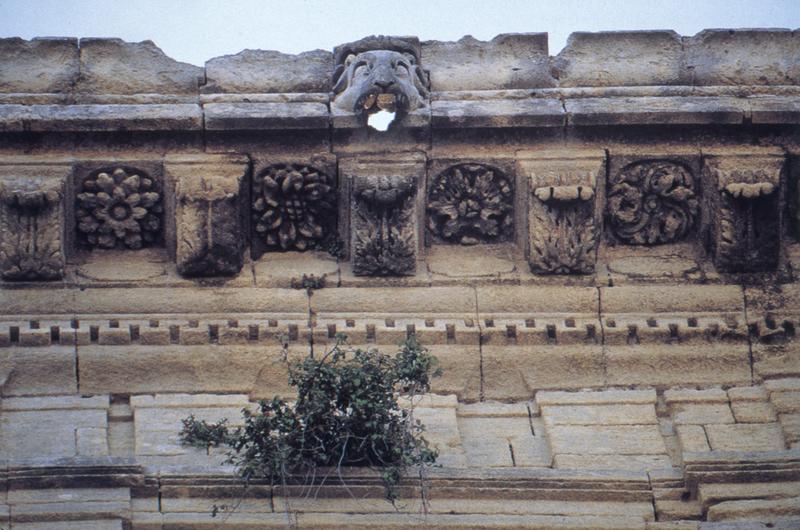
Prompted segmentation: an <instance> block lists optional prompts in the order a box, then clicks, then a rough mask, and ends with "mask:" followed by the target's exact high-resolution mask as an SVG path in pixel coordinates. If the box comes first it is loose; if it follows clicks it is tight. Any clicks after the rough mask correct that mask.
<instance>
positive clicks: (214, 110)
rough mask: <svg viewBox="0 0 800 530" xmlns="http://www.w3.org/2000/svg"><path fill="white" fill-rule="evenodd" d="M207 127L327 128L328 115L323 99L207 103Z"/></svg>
mask: <svg viewBox="0 0 800 530" xmlns="http://www.w3.org/2000/svg"><path fill="white" fill-rule="evenodd" d="M203 110H204V116H205V126H206V130H209V131H254V130H255V131H258V130H269V129H278V130H283V129H327V128H328V125H329V122H330V118H329V115H328V108H327V107H326V106H325V105H324V104H322V103H313V102H312V103H303V102H298V103H269V102H268V103H206V104H205V105H203Z"/></svg>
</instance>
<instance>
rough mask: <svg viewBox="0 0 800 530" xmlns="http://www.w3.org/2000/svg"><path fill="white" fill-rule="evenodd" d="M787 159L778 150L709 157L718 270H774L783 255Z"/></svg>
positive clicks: (708, 195)
mask: <svg viewBox="0 0 800 530" xmlns="http://www.w3.org/2000/svg"><path fill="white" fill-rule="evenodd" d="M784 165H785V156H784V154H783V152H782V151H780V150H777V149H751V150H737V151H720V152H710V153H704V159H703V178H704V180H705V185H704V187H705V202H706V205H707V208H706V212H705V214H706V215H707V216H708V219H707V220H706V223H705V224H706V231H707V237H708V242H709V248H710V250H711V252H712V255H713V258H714V264H715V265H716V266H717V268H718V269H720V270H722V271H727V272H757V271H766V270H773V269H775V268H776V267H777V265H778V257H779V254H780V240H781V225H782V222H783V214H782V211H783V200H782V197H781V193H780V186H781V180H782V174H783V169H784Z"/></svg>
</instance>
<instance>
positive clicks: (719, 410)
mask: <svg viewBox="0 0 800 530" xmlns="http://www.w3.org/2000/svg"><path fill="white" fill-rule="evenodd" d="M670 409H671V412H672V421H673V422H675V425H708V424H722V423H734V418H733V414H732V413H731V408H730V406H729V405H728V404H727V403H713V404H700V403H674V404H672V405H670Z"/></svg>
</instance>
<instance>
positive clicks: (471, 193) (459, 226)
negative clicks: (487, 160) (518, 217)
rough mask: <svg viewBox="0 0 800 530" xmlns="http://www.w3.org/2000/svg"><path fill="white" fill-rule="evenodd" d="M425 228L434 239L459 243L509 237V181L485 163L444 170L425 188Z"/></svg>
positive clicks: (511, 201)
mask: <svg viewBox="0 0 800 530" xmlns="http://www.w3.org/2000/svg"><path fill="white" fill-rule="evenodd" d="M428 230H429V231H430V233H431V235H432V236H433V237H434V238H435V239H438V240H440V241H447V242H451V243H460V244H462V245H474V244H476V243H495V242H501V241H510V240H512V239H513V237H514V186H513V183H512V181H511V180H510V179H508V178H507V177H506V175H505V174H504V173H503V172H502V171H500V170H499V169H497V168H494V167H492V166H488V165H485V164H457V165H454V166H452V167H450V168H448V169H446V170H445V171H443V172H441V173H440V174H439V175H437V176H436V177H435V179H434V180H433V182H432V184H431V187H430V190H429V191H428Z"/></svg>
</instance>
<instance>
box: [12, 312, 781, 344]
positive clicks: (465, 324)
mask: <svg viewBox="0 0 800 530" xmlns="http://www.w3.org/2000/svg"><path fill="white" fill-rule="evenodd" d="M602 323H603V325H602V327H601V322H600V320H598V319H595V318H570V317H568V318H530V319H485V320H481V321H478V320H475V319H388V318H387V319H361V318H360V319H347V318H343V319H317V320H316V321H315V322H314V324H313V325H312V326H309V323H308V322H307V321H305V320H303V321H298V320H294V321H291V320H282V319H267V320H264V319H258V320H255V319H247V320H216V319H210V320H204V321H201V320H171V319H170V320H166V319H161V320H158V319H155V320H138V319H131V320H116V319H113V320H73V321H43V320H37V321H29V322H0V346H10V345H17V346H49V345H52V344H60V345H78V346H81V345H88V344H101V345H126V344H141V345H167V344H182V345H202V344H223V345H224V344H246V343H252V342H258V341H273V342H277V341H280V342H284V343H289V342H297V341H304V342H305V341H308V340H313V341H314V343H319V344H324V343H331V342H333V341H335V340H336V337H337V336H338V335H339V334H344V335H346V336H347V339H348V340H347V341H348V343H350V344H369V343H372V344H387V345H396V344H398V343H400V342H402V341H404V340H405V339H406V338H407V337H409V336H411V335H415V336H416V337H417V338H418V339H419V340H420V342H422V343H423V344H460V345H477V344H479V343H483V344H497V345H504V344H521V345H526V344H534V345H539V344H600V343H603V342H605V343H606V344H610V345H626V344H627V345H632V344H639V343H645V344H649V343H676V342H681V343H683V342H696V341H697V342H712V341H719V340H721V341H743V340H746V338H747V334H748V332H749V333H750V334H751V335H755V336H762V335H764V333H762V331H763V330H769V331H775V330H777V331H782V332H784V333H785V334H786V335H788V336H791V337H793V336H794V329H795V327H794V324H793V322H792V321H789V320H785V321H784V322H783V323H782V324H781V325H777V323H775V322H772V324H770V322H769V321H767V322H766V323H762V324H759V323H754V324H751V325H750V326H749V328H746V327H745V326H743V325H741V324H740V323H739V322H738V320H737V319H736V318H735V317H699V318H698V317H689V318H686V317H659V318H658V319H656V318H643V317H630V316H624V317H618V318H610V317H609V318H605V319H604V320H603V321H602Z"/></svg>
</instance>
